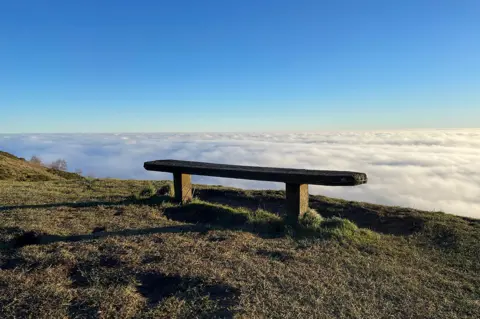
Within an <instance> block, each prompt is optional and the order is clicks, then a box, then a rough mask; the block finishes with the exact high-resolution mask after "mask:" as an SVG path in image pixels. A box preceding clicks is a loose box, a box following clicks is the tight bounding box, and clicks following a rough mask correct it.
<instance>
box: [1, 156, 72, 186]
mask: <svg viewBox="0 0 480 319" xmlns="http://www.w3.org/2000/svg"><path fill="white" fill-rule="evenodd" d="M81 178H82V177H81V176H80V175H78V174H75V173H70V172H63V171H60V170H56V169H53V168H47V167H44V166H41V165H37V164H33V163H30V162H28V161H25V159H23V158H19V157H16V156H14V155H12V154H10V153H6V152H2V151H0V180H14V181H50V180H60V179H81Z"/></svg>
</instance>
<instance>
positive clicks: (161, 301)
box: [0, 159, 480, 318]
mask: <svg viewBox="0 0 480 319" xmlns="http://www.w3.org/2000/svg"><path fill="white" fill-rule="evenodd" d="M12 160H13V159H12ZM22 167H23V166H22ZM17 168H18V166H17ZM23 173H24V172H23ZM23 173H22V172H17V173H16V174H23ZM166 185H167V183H166V182H148V181H122V180H114V179H103V180H100V179H80V180H65V179H57V180H51V181H37V182H27V181H11V180H8V181H0V239H1V246H0V267H1V270H0V313H1V317H2V318H67V317H68V318H198V317H199V318H211V317H224V318H228V317H235V318H266V317H268V318H478V317H480V276H479V273H480V256H479V251H480V221H479V220H472V219H465V218H460V217H456V216H451V215H446V214H442V213H429V212H420V211H416V210H412V209H406V208H400V207H386V206H379V205H371V204H366V203H355V202H347V201H342V200H337V199H331V198H326V197H321V196H312V197H311V206H312V208H314V209H316V211H317V212H319V213H320V214H321V215H322V217H323V218H320V217H318V216H316V215H315V213H314V212H312V213H311V214H309V216H308V219H306V220H304V221H303V224H304V227H303V228H301V229H298V230H296V231H294V230H292V229H289V228H285V227H284V226H285V225H284V224H283V221H282V218H281V216H282V215H283V214H284V211H283V209H284V207H283V200H282V198H283V196H284V194H283V192H280V191H242V190H238V189H230V188H222V187H207V186H199V185H197V186H196V190H195V194H196V196H197V199H196V200H194V201H193V202H192V203H190V204H187V205H183V206H180V205H177V204H176V203H174V202H172V201H171V198H170V197H169V196H168V195H169V194H170V192H169V189H168V187H167V186H166ZM156 189H161V190H162V191H161V192H160V194H155V190H156ZM163 194H165V196H164V195H163Z"/></svg>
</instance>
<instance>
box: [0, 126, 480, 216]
mask: <svg viewBox="0 0 480 319" xmlns="http://www.w3.org/2000/svg"><path fill="white" fill-rule="evenodd" d="M0 149H1V150H4V151H7V152H11V153H13V154H15V155H17V156H20V157H25V158H27V159H28V158H30V157H31V156H32V155H37V156H39V157H40V158H42V159H43V160H44V161H45V162H50V161H53V160H55V159H57V158H64V159H66V160H67V163H68V166H69V169H70V170H73V169H77V168H78V169H82V171H83V172H84V174H94V175H95V176H98V177H115V178H128V179H170V178H171V176H170V175H169V174H166V173H154V172H147V171H145V170H144V169H143V162H144V161H149V160H155V159H167V158H168V159H184V160H197V161H206V162H217V163H227V164H240V165H261V166H277V167H295V168H311V169H331V170H355V171H361V172H365V173H367V174H368V177H369V182H368V184H366V185H362V186H357V187H323V186H311V193H313V194H323V195H326V196H332V197H338V198H344V199H349V200H359V201H366V202H372V203H378V204H387V205H398V206H408V207H413V208H417V209H423V210H441V211H445V212H448V213H452V214H457V215H463V216H471V217H476V218H480V129H472V130H428V131H427V130H411V131H372V132H308V133H307V132H306V133H242V134H240V133H195V134H193V133H182V134H180V133H179V134H174V133H172V134H167V133H151V134H149V133H142V134H12V135H10V134H0ZM194 182H197V183H208V184H222V185H228V186H235V187H242V188H282V187H284V186H283V185H282V184H279V183H267V182H255V181H248V180H235V179H221V178H209V177H200V176H196V177H194Z"/></svg>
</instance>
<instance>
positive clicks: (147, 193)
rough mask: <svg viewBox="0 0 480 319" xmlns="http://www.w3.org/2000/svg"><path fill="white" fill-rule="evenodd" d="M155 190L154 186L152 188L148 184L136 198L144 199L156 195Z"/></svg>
mask: <svg viewBox="0 0 480 319" xmlns="http://www.w3.org/2000/svg"><path fill="white" fill-rule="evenodd" d="M156 193H157V190H156V188H155V186H153V184H152V183H148V184H147V186H145V187H144V188H143V189H142V190H141V191H140V192H139V193H138V197H139V198H145V197H152V196H154V195H156Z"/></svg>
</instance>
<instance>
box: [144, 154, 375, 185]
mask: <svg viewBox="0 0 480 319" xmlns="http://www.w3.org/2000/svg"><path fill="white" fill-rule="evenodd" d="M144 168H145V169H146V170H149V171H157V172H170V173H183V174H191V175H204V176H216V177H227V178H238V179H250V180H259V181H271V182H283V183H288V184H311V185H327V186H353V185H359V184H365V183H366V182H367V175H366V174H365V173H359V172H349V171H324V170H307V169H293V168H276V167H260V166H242V165H226V164H215V163H204V162H193V161H179V160H158V161H151V162H145V163H144Z"/></svg>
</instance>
